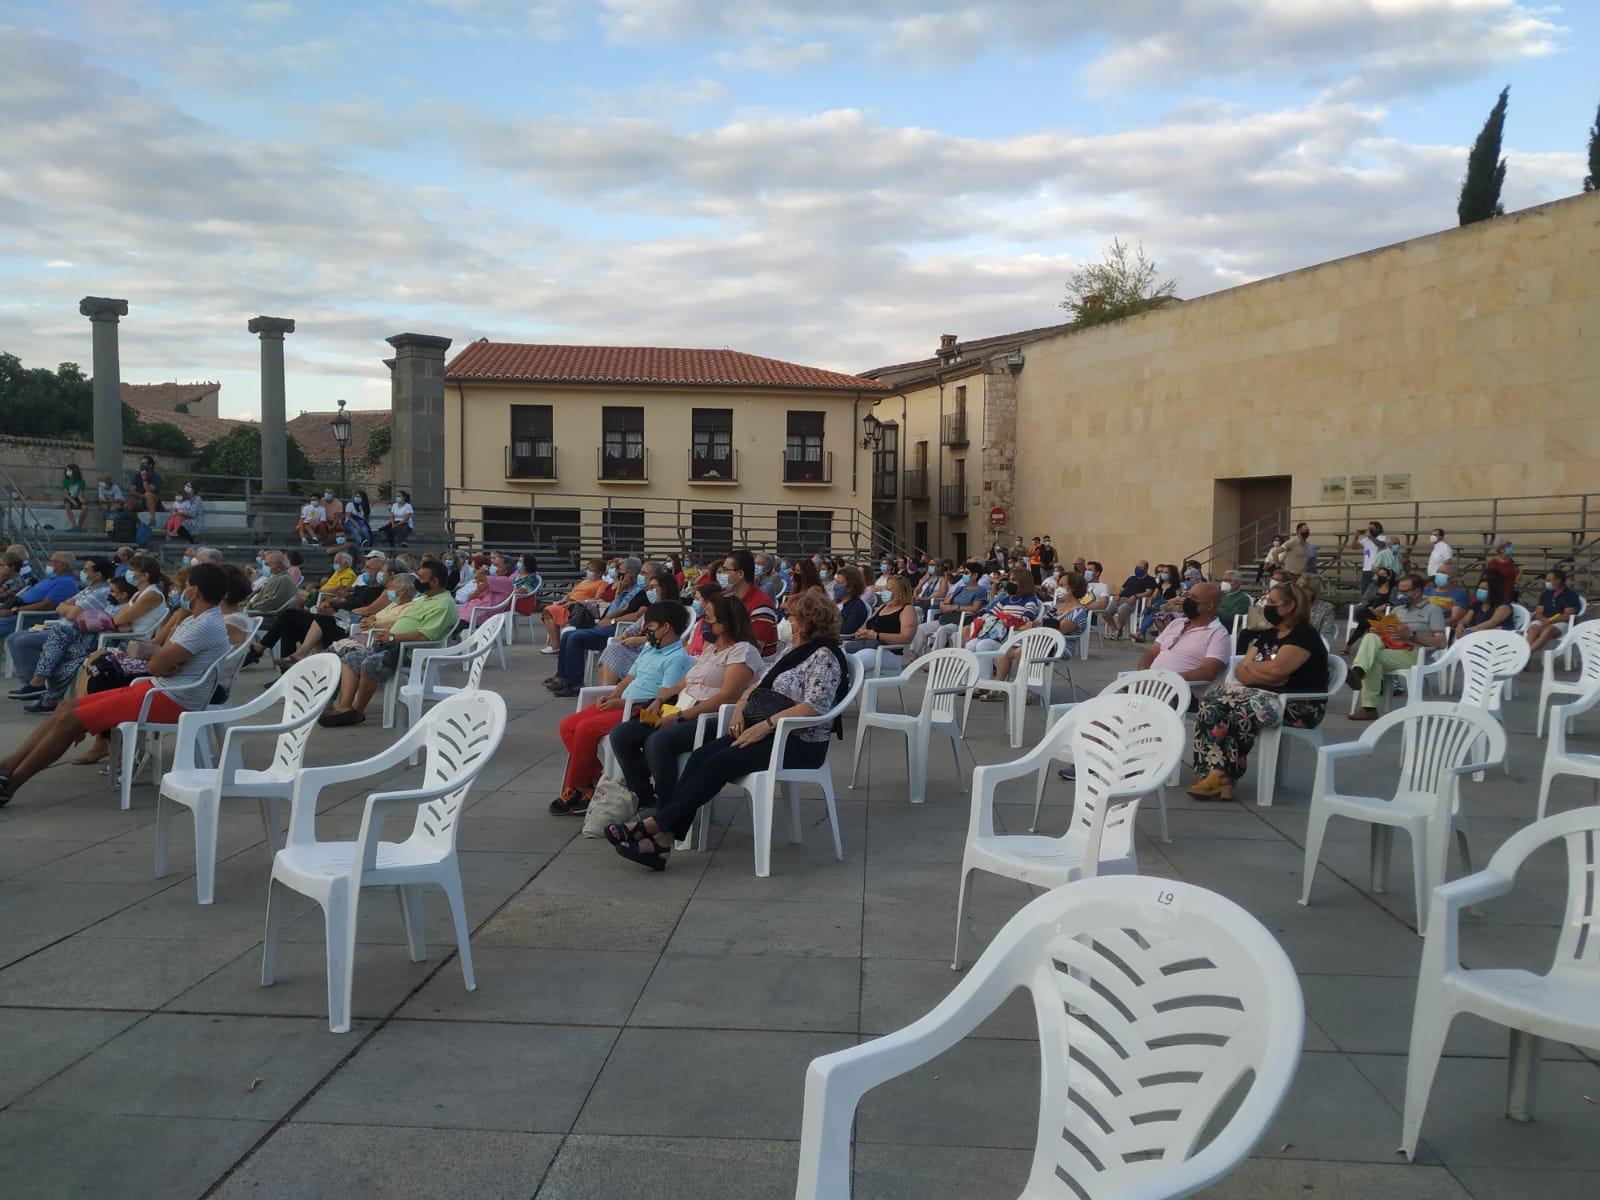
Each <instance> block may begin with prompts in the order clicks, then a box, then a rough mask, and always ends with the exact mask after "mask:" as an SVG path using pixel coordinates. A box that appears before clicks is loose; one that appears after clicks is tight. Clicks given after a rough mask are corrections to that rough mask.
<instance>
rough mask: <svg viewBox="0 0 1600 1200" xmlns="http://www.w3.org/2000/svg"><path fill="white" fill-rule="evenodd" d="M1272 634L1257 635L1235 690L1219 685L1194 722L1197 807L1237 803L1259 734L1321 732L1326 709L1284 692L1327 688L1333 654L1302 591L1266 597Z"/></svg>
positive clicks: (1293, 588)
mask: <svg viewBox="0 0 1600 1200" xmlns="http://www.w3.org/2000/svg"><path fill="white" fill-rule="evenodd" d="M1264 611H1265V615H1266V618H1267V621H1268V624H1269V628H1267V629H1264V630H1262V631H1260V632H1259V633H1256V634H1253V635H1252V636H1251V639H1250V649H1249V650H1248V651H1247V652H1246V654H1245V657H1244V658H1243V660H1241V661H1240V662H1239V664H1238V665H1237V666H1236V667H1235V668H1234V678H1235V679H1236V680H1237V681H1238V682H1236V683H1223V684H1218V685H1217V686H1216V687H1214V688H1212V689H1211V690H1210V691H1208V692H1207V693H1206V694H1205V696H1204V697H1203V698H1202V699H1201V701H1200V708H1199V711H1198V713H1197V714H1196V716H1195V728H1194V741H1193V749H1194V770H1195V773H1196V774H1197V775H1199V776H1200V778H1199V779H1198V780H1197V781H1196V783H1195V785H1194V786H1193V787H1191V788H1190V789H1189V795H1191V796H1193V797H1195V798H1196V799H1197V800H1232V799H1233V785H1234V783H1235V782H1236V781H1237V780H1238V779H1239V777H1240V776H1242V775H1243V774H1244V772H1245V768H1246V766H1247V765H1248V763H1249V756H1250V751H1251V749H1252V748H1254V746H1255V743H1256V738H1257V736H1258V735H1259V734H1260V732H1261V730H1262V729H1263V728H1264V727H1266V726H1269V725H1278V724H1280V723H1284V722H1286V723H1288V724H1290V725H1292V726H1294V727H1295V728H1297V729H1315V728H1316V727H1317V726H1318V725H1320V724H1322V718H1323V717H1324V716H1325V715H1326V713H1327V705H1326V704H1323V703H1314V702H1311V701H1307V700H1291V701H1288V702H1287V703H1285V702H1283V701H1280V700H1278V699H1277V698H1276V697H1277V695H1278V694H1280V693H1283V692H1323V691H1326V690H1327V688H1328V649H1327V646H1326V645H1324V643H1323V641H1322V638H1321V637H1319V636H1318V635H1317V632H1316V630H1314V629H1312V628H1311V622H1310V619H1309V618H1310V616H1311V596H1310V593H1308V592H1307V591H1306V589H1305V588H1304V587H1302V586H1300V585H1299V584H1295V583H1283V584H1279V585H1277V586H1276V587H1274V588H1273V589H1272V590H1271V592H1269V593H1268V595H1267V604H1266V608H1265V610H1264Z"/></svg>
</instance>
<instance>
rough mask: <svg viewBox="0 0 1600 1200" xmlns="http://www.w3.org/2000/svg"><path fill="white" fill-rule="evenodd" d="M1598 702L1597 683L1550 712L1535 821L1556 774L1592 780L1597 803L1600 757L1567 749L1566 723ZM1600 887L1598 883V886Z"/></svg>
mask: <svg viewBox="0 0 1600 1200" xmlns="http://www.w3.org/2000/svg"><path fill="white" fill-rule="evenodd" d="M1596 702H1600V681H1597V682H1596V683H1595V685H1594V686H1593V687H1591V688H1590V689H1589V691H1588V692H1587V693H1586V694H1584V695H1582V696H1579V697H1578V698H1577V699H1576V700H1571V701H1569V702H1567V703H1566V704H1557V705H1555V706H1553V707H1552V708H1551V709H1550V736H1549V738H1548V739H1547V740H1546V741H1545V745H1544V768H1543V770H1542V771H1541V772H1540V774H1539V808H1538V818H1537V819H1538V820H1541V821H1542V820H1544V814H1545V809H1546V808H1547V807H1548V806H1549V803H1550V785H1551V783H1553V782H1554V781H1555V779H1556V777H1557V776H1558V775H1582V776H1586V777H1587V778H1589V779H1593V780H1594V781H1595V800H1596V801H1600V754H1579V753H1577V752H1576V751H1574V750H1569V749H1568V748H1567V723H1568V722H1569V721H1571V720H1572V719H1573V718H1575V717H1579V716H1581V715H1583V714H1584V713H1586V712H1588V711H1589V710H1590V709H1591V708H1593V707H1594V706H1595V704H1596ZM1596 886H1597V887H1600V883H1597V885H1596Z"/></svg>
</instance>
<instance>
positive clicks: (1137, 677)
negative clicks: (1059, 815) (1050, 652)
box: [1028, 667, 1190, 845]
mask: <svg viewBox="0 0 1600 1200" xmlns="http://www.w3.org/2000/svg"><path fill="white" fill-rule="evenodd" d="M1189 694H1190V688H1189V681H1188V680H1187V679H1185V678H1184V677H1183V676H1182V675H1179V674H1178V673H1177V672H1176V671H1168V670H1167V669H1166V668H1164V667H1152V668H1150V669H1149V670H1146V671H1124V672H1122V673H1121V674H1119V675H1118V676H1117V677H1116V679H1114V680H1112V681H1111V682H1110V683H1108V684H1107V685H1106V686H1105V687H1103V688H1101V689H1100V695H1102V696H1151V697H1154V698H1155V699H1157V700H1159V701H1161V703H1163V704H1165V705H1166V706H1167V707H1168V708H1170V709H1172V711H1173V712H1175V713H1177V714H1178V720H1179V721H1180V722H1181V721H1182V720H1183V719H1184V716H1185V714H1187V713H1188V711H1189ZM1077 707H1078V705H1077V704H1052V705H1051V706H1050V715H1049V724H1050V726H1051V727H1052V728H1053V727H1054V726H1055V723H1056V722H1057V721H1058V720H1060V719H1061V718H1062V717H1064V716H1065V715H1066V714H1067V713H1069V712H1071V711H1072V710H1073V709H1075V708H1077ZM1061 757H1062V758H1063V759H1067V760H1070V759H1071V750H1070V745H1069V746H1067V747H1063V748H1062V751H1061ZM1182 758H1183V755H1182V754H1181V753H1180V754H1179V755H1178V758H1177V759H1175V760H1174V761H1173V764H1172V769H1173V770H1174V771H1176V770H1177V769H1178V765H1179V763H1180V762H1181V761H1182ZM1049 781H1050V763H1046V764H1045V765H1044V768H1043V769H1042V770H1041V771H1040V772H1039V782H1038V785H1037V787H1036V788H1035V789H1034V795H1033V824H1032V825H1029V826H1028V832H1029V833H1034V832H1036V831H1037V830H1038V828H1039V810H1040V808H1041V807H1042V806H1043V804H1044V789H1045V784H1046V783H1048V782H1049ZM1156 804H1157V806H1158V808H1159V811H1160V813H1161V840H1162V841H1163V842H1166V843H1168V844H1169V845H1170V844H1171V842H1172V835H1171V834H1170V833H1168V832H1167V785H1166V783H1162V784H1160V785H1158V786H1157V788H1156Z"/></svg>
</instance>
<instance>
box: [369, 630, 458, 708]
mask: <svg viewBox="0 0 1600 1200" xmlns="http://www.w3.org/2000/svg"><path fill="white" fill-rule="evenodd" d="M371 636H372V635H371V634H370V633H369V634H368V635H367V637H368V639H369V642H370V639H371ZM444 645H445V643H444V642H442V641H439V642H401V643H400V662H399V664H398V665H397V666H396V667H395V672H394V674H393V675H391V676H389V681H388V682H387V683H385V684H384V685H383V727H384V728H385V729H393V728H394V714H395V709H396V708H397V707H398V705H399V702H400V685H401V684H403V683H405V682H406V681H407V675H408V670H409V667H410V665H411V658H412V656H413V655H415V654H416V653H417V651H419V650H439V649H442V648H443V647H444Z"/></svg>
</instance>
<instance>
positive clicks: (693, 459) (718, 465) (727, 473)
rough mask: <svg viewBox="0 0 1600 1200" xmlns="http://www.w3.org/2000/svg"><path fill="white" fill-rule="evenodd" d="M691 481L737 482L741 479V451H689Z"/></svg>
mask: <svg viewBox="0 0 1600 1200" xmlns="http://www.w3.org/2000/svg"><path fill="white" fill-rule="evenodd" d="M688 453H689V482H690V483H737V482H738V480H739V452H738V451H737V450H725V451H722V452H721V453H713V454H696V453H695V452H694V451H693V450H690V451H689V452H688Z"/></svg>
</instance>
